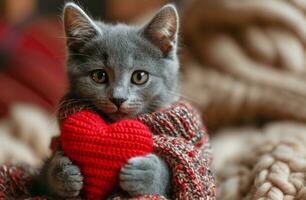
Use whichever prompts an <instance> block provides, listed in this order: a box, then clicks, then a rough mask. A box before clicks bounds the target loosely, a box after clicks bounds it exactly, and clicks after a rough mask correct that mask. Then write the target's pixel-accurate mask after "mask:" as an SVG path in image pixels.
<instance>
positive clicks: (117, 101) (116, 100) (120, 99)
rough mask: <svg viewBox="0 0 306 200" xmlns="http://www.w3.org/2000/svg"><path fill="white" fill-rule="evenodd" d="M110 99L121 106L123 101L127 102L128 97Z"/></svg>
mask: <svg viewBox="0 0 306 200" xmlns="http://www.w3.org/2000/svg"><path fill="white" fill-rule="evenodd" d="M109 100H110V101H111V102H112V103H113V104H115V105H116V106H117V107H118V108H119V107H120V106H121V104H122V103H123V102H125V101H126V100H127V99H124V98H110V99H109Z"/></svg>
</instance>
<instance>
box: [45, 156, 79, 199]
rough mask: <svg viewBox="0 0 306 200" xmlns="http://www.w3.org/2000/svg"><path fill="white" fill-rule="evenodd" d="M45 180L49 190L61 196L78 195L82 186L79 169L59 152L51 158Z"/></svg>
mask: <svg viewBox="0 0 306 200" xmlns="http://www.w3.org/2000/svg"><path fill="white" fill-rule="evenodd" d="M47 180H48V185H49V189H50V190H51V192H52V193H53V194H55V195H57V196H61V197H75V196H78V195H79V193H80V190H81V189H82V187H83V176H82V175H81V172H80V169H79V168H78V167H77V166H75V165H73V164H72V162H71V161H70V159H69V158H67V157H64V156H62V155H61V154H58V155H55V156H54V158H53V159H52V161H51V163H50V168H49V170H48V179H47Z"/></svg>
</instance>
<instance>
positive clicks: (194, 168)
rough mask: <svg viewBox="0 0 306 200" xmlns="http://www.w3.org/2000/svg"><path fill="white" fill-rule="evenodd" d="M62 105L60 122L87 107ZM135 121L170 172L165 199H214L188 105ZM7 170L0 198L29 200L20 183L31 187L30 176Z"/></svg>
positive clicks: (206, 154) (198, 126) (203, 138)
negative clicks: (145, 128)
mask: <svg viewBox="0 0 306 200" xmlns="http://www.w3.org/2000/svg"><path fill="white" fill-rule="evenodd" d="M63 102H66V104H65V103H63V104H62V107H61V109H60V113H59V117H60V118H59V119H60V121H64V120H65V118H66V117H68V116H70V115H71V114H72V113H73V112H78V111H80V110H82V109H85V108H86V107H87V106H86V105H85V104H84V103H83V102H80V101H75V100H71V101H68V100H67V99H65V100H64V101H63ZM71 102H74V104H71ZM67 114H69V115H67ZM137 120H139V121H141V122H142V123H144V124H145V125H147V126H148V127H149V128H150V130H151V132H152V133H153V141H154V143H153V147H154V153H157V154H159V155H160V156H161V157H162V158H163V159H164V160H165V161H166V162H167V163H168V165H169V168H170V169H171V171H172V192H171V194H170V197H169V198H170V199H176V200H193V199H197V200H210V199H215V197H216V187H215V180H214V176H213V174H212V173H211V171H210V163H211V158H212V157H211V152H210V145H209V140H208V135H207V133H206V130H205V128H204V126H203V125H202V123H201V120H200V117H199V116H198V114H197V112H196V110H195V109H194V108H193V107H192V106H191V105H190V104H189V103H187V102H184V101H181V102H178V103H176V104H174V105H172V106H171V107H169V108H167V109H164V110H159V111H156V112H154V113H152V114H145V115H140V116H139V117H137ZM11 168H12V169H14V168H16V167H14V166H3V167H2V168H0V180H3V179H4V180H5V182H6V183H8V184H5V185H2V186H4V188H5V189H4V190H2V189H0V191H1V192H2V196H3V197H4V198H5V199H18V198H20V197H21V198H30V197H31V194H30V192H29V188H31V187H30V186H24V182H26V183H31V174H29V173H30V172H29V171H28V169H27V168H23V167H18V169H16V170H15V171H16V174H15V175H14V176H12V175H11V174H10V173H9V171H10V169H11ZM1 169H2V170H3V171H4V172H5V173H3V175H1V173H2V172H1ZM15 176H17V178H16V177H15ZM1 177H3V178H1ZM25 178H27V179H26V180H25ZM1 192H0V193H1ZM127 198H128V197H127V196H125V195H124V194H121V193H115V194H112V195H111V196H110V197H109V198H108V199H116V200H122V199H127ZM32 199H34V198H32ZM41 199H45V198H43V197H35V200H41ZM49 199H50V198H49ZM51 199H52V198H51ZM57 199H58V198H57ZM132 199H133V200H140V199H141V200H161V199H167V198H166V197H163V196H159V195H144V196H138V197H134V198H132Z"/></svg>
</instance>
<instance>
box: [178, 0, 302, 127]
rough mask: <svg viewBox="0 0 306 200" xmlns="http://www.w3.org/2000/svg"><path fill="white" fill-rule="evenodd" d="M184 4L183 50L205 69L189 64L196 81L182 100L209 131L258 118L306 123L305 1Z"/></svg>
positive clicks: (191, 0)
mask: <svg viewBox="0 0 306 200" xmlns="http://www.w3.org/2000/svg"><path fill="white" fill-rule="evenodd" d="M181 5H182V12H181V13H182V15H183V22H182V26H183V27H182V34H183V39H184V47H188V48H187V50H188V51H189V56H190V55H191V56H192V57H194V58H196V59H197V61H198V62H199V63H200V64H201V65H202V66H201V68H202V69H201V70H197V72H196V73H194V72H190V70H189V65H186V72H187V73H192V74H189V75H187V79H186V81H185V82H188V81H189V83H185V85H184V86H183V87H184V88H183V89H184V94H185V95H186V96H189V97H190V98H191V99H193V100H194V101H195V102H196V103H197V104H198V105H199V107H200V108H201V109H202V110H203V113H205V115H206V116H207V117H206V124H207V125H208V126H209V127H210V128H218V127H221V126H224V125H233V124H237V123H240V122H254V121H256V122H257V121H258V119H261V120H271V119H273V120H280V119H293V120H298V121H303V122H306V106H305V105H306V89H305V88H306V79H305V78H306V65H305V64H306V57H305V55H306V54H305V45H306V17H305V12H306V1H305V0H213V1H212V0H188V1H185V3H182V4H181ZM185 49H186V48H185ZM194 91H199V92H197V93H196V94H195V92H194ZM224 113H226V114H224Z"/></svg>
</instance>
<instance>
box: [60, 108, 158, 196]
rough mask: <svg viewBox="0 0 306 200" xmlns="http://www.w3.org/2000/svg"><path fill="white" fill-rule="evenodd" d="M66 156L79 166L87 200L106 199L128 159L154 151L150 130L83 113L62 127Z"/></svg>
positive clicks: (137, 122)
mask: <svg viewBox="0 0 306 200" xmlns="http://www.w3.org/2000/svg"><path fill="white" fill-rule="evenodd" d="M60 142H61V145H62V149H63V150H64V152H65V154H66V155H67V156H68V157H69V158H70V159H71V160H72V161H73V162H74V163H75V164H76V165H77V166H78V167H80V170H81V173H82V174H83V176H84V190H83V191H84V194H85V197H86V199H105V198H106V197H107V195H108V194H109V193H110V192H112V190H113V189H114V188H115V186H116V185H117V182H118V174H119V172H120V169H121V168H122V166H124V165H125V164H126V162H127V161H128V159H130V158H132V157H135V156H144V155H146V154H149V153H151V152H152V150H153V139H152V134H151V132H150V129H149V128H148V127H147V126H146V125H144V124H143V123H141V122H139V121H136V120H122V121H119V122H116V123H113V124H107V123H106V122H105V121H104V120H103V118H102V117H100V115H98V114H97V113H95V112H93V111H89V110H82V111H80V112H77V113H75V114H73V115H71V116H69V117H68V118H67V119H66V120H65V121H64V122H63V124H62V127H61V136H60Z"/></svg>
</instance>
